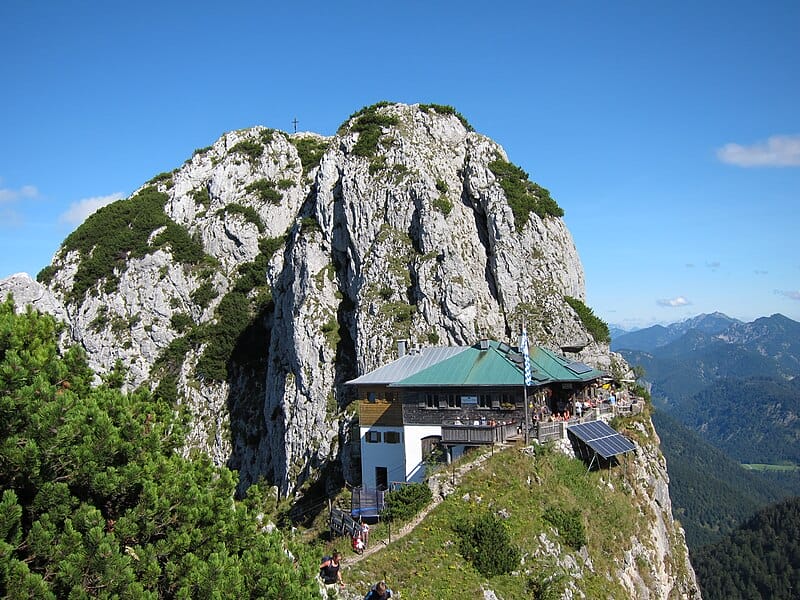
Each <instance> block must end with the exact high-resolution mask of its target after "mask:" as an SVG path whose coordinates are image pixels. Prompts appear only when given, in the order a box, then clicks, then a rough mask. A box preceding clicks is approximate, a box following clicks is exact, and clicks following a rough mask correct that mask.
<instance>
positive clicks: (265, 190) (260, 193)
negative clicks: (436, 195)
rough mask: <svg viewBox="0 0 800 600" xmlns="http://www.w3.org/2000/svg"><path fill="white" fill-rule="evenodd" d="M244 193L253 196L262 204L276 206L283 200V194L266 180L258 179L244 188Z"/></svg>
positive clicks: (272, 183)
mask: <svg viewBox="0 0 800 600" xmlns="http://www.w3.org/2000/svg"><path fill="white" fill-rule="evenodd" d="M244 190H245V191H246V192H249V193H251V194H255V195H256V197H257V198H258V199H259V200H261V201H262V202H269V203H271V204H274V205H276V206H278V205H280V203H281V200H283V194H281V193H280V192H279V191H278V190H276V189H275V183H274V182H272V181H270V180H268V179H258V180H256V181H254V182H253V183H251V184H250V185H248V186H246V187H245V188H244Z"/></svg>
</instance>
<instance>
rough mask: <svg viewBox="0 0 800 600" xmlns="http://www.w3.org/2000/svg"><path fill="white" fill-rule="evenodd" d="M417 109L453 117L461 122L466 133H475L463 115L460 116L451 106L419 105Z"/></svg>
mask: <svg viewBox="0 0 800 600" xmlns="http://www.w3.org/2000/svg"><path fill="white" fill-rule="evenodd" d="M419 109H420V110H421V111H422V112H428V111H431V110H432V111H433V112H435V113H438V114H440V115H454V116H455V117H456V118H457V119H458V120H459V121H461V124H462V125H463V126H464V128H465V129H466V130H467V131H475V128H474V127H472V125H470V124H469V121H467V119H466V118H464V115H462V114H461V113H460V112H458V111H457V110H456V109H455V108H453V107H452V106H448V105H446V104H420V105H419Z"/></svg>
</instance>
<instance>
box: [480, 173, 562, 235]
mask: <svg viewBox="0 0 800 600" xmlns="http://www.w3.org/2000/svg"><path fill="white" fill-rule="evenodd" d="M489 170H490V171H491V172H492V173H494V176H495V177H497V180H498V182H499V183H500V187H501V188H503V192H505V195H506V199H507V200H508V205H509V206H510V207H511V212H512V213H513V214H514V226H515V227H516V229H517V231H518V232H519V231H522V228H523V227H524V226H525V223H527V222H528V216H529V215H530V213H531V212H533V213H536V214H537V215H539V216H540V217H541V218H543V219H544V218H545V217H548V216H550V217H563V216H564V210H563V209H562V208H561V207H560V206H559V205H558V204H556V201H555V200H553V198H551V197H550V192H549V191H548V190H546V189H545V188H543V187H542V186H540V185H539V184H537V183H533V182H532V181H530V179H529V178H528V174H527V173H526V172H525V171H523V170H522V169H520V168H519V167H518V166H516V165H515V164H512V163H510V162H506V161H504V160H501V159H497V160H493V161H492V162H490V163H489Z"/></svg>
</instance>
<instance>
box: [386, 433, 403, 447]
mask: <svg viewBox="0 0 800 600" xmlns="http://www.w3.org/2000/svg"><path fill="white" fill-rule="evenodd" d="M383 443H384V444H399V443H400V432H399V431H384V432H383Z"/></svg>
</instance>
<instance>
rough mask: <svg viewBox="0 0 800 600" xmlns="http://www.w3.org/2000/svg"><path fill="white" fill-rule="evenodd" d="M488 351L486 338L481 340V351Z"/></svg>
mask: <svg viewBox="0 0 800 600" xmlns="http://www.w3.org/2000/svg"><path fill="white" fill-rule="evenodd" d="M488 349H489V340H487V339H486V338H484V339H482V340H481V350H488Z"/></svg>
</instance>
